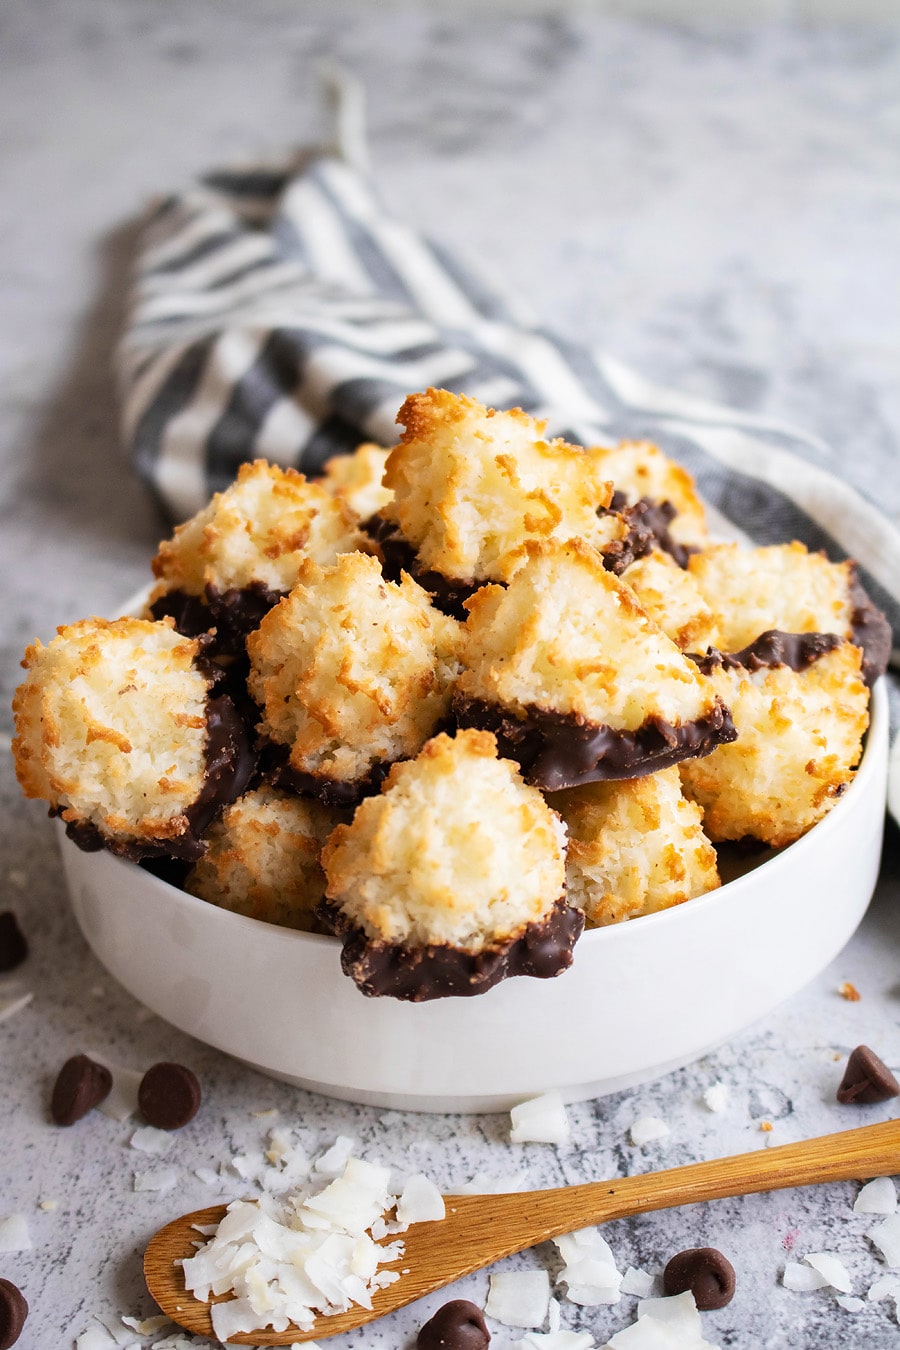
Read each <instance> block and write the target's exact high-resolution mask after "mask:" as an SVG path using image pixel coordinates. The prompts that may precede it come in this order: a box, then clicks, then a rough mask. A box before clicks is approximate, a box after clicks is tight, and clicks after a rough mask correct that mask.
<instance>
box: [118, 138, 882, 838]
mask: <svg viewBox="0 0 900 1350" xmlns="http://www.w3.org/2000/svg"><path fill="white" fill-rule="evenodd" d="M121 378H122V391H123V410H124V433H125V438H126V441H127V443H128V445H129V446H130V447H131V450H132V453H133V455H134V458H135V461H136V464H137V467H138V469H139V471H140V472H141V474H142V475H143V476H144V477H145V478H146V479H147V480H148V481H149V482H150V483H151V484H152V486H153V487H154V489H155V491H156V492H157V494H158V495H159V497H160V499H161V500H162V502H163V504H164V506H165V508H166V510H167V511H168V513H169V514H170V515H171V517H172V518H173V519H175V520H179V519H183V518H185V517H186V516H188V515H190V514H191V513H193V512H194V511H196V510H197V509H198V508H199V507H200V506H201V505H202V504H203V503H204V502H205V501H206V500H207V499H208V497H209V495H210V494H211V493H212V492H213V491H216V490H219V489H221V488H223V487H225V486H226V485H227V484H228V483H230V482H231V481H232V479H233V478H234V476H235V474H236V472H237V469H238V466H239V465H240V463H241V462H242V461H243V460H246V459H253V458H256V457H257V456H262V457H264V458H266V459H270V460H273V461H275V462H277V463H279V464H291V465H294V466H296V467H297V468H300V469H302V470H303V471H304V472H306V473H307V474H314V473H316V472H318V471H319V470H320V469H321V467H322V465H323V464H324V462H325V461H326V460H327V459H328V458H329V457H330V456H331V455H333V454H335V453H338V452H341V451H349V450H352V449H354V448H355V446H356V445H357V444H358V443H359V442H360V441H361V440H372V441H377V442H380V443H381V444H384V445H391V444H393V443H394V441H395V440H396V438H397V427H396V425H395V421H394V419H395V416H396V412H397V409H398V407H399V406H400V404H401V402H402V401H403V399H404V398H405V397H406V395H407V394H408V393H410V392H411V391H413V390H418V389H424V388H426V387H427V386H429V385H435V386H440V387H444V388H447V389H453V390H457V391H461V392H464V393H467V394H471V395H473V396H474V397H476V398H478V399H480V400H482V402H484V403H487V404H490V405H493V406H495V407H509V406H513V405H518V406H520V407H523V408H525V409H527V410H528V411H530V412H533V413H535V414H536V415H538V416H541V417H546V418H547V419H548V420H549V424H550V432H551V433H552V434H554V435H564V436H566V437H567V438H568V439H570V440H574V441H575V442H577V443H580V444H597V443H610V442H615V441H616V440H618V439H620V438H623V437H628V438H642V439H643V438H646V439H650V440H654V441H656V442H657V443H658V444H659V445H660V446H661V447H662V448H663V449H664V450H665V451H666V452H667V453H670V454H672V455H673V456H674V457H675V458H676V459H678V460H680V461H681V462H682V463H683V464H684V465H685V466H686V468H688V469H689V470H690V472H691V473H692V474H693V475H694V476H695V478H696V479H697V481H698V484H699V487H700V490H701V492H702V493H703V495H704V497H705V498H706V500H707V502H709V503H710V504H711V506H712V508H713V510H714V511H715V512H718V513H719V515H720V516H721V517H724V518H725V520H726V521H727V522H728V527H727V528H728V533H729V534H731V535H734V534H735V532H736V531H738V532H739V533H740V534H742V535H744V536H746V537H748V538H749V539H751V540H753V541H754V542H756V543H776V542H781V541H784V540H786V539H801V540H803V541H804V542H805V543H807V544H808V545H809V546H810V547H812V548H823V549H825V551H826V552H827V553H828V554H829V555H830V556H831V557H833V558H842V557H847V556H850V557H854V558H856V559H857V560H858V562H859V564H860V570H861V577H862V580H863V583H864V585H865V586H866V588H867V590H868V591H869V593H870V594H871V596H872V598H873V599H874V600H875V602H876V603H877V604H878V605H880V606H881V608H882V609H884V611H885V612H886V614H887V615H888V618H889V620H890V621H891V624H892V626H893V630H894V634H895V640H896V641H897V643H898V645H900V531H898V529H897V527H896V526H895V525H894V524H892V522H891V521H889V520H888V519H887V518H886V517H885V516H884V515H883V514H882V513H881V512H880V511H879V510H878V508H877V507H876V506H875V505H874V502H873V500H872V499H871V498H870V496H868V495H866V491H865V489H866V488H867V487H868V489H869V491H870V493H871V496H872V497H874V496H875V494H876V493H877V488H878V483H879V482H880V481H883V479H884V477H885V475H891V474H895V473H896V472H897V461H896V459H892V460H891V462H890V463H883V462H876V461H877V460H878V459H881V458H882V457H883V452H882V451H877V450H875V449H873V450H872V451H871V454H872V457H873V458H872V459H871V460H866V459H865V457H863V458H862V459H858V458H857V459H856V460H855V462H854V466H853V472H854V476H855V480H856V481H855V485H854V484H851V482H850V481H848V479H845V478H841V477H838V476H836V475H835V474H834V472H833V471H832V470H831V469H830V468H829V467H827V466H829V465H832V464H833V463H834V455H833V453H832V452H831V451H830V450H829V449H828V448H827V447H826V446H824V445H823V444H822V443H821V442H819V441H818V440H816V439H815V438H814V437H811V436H805V435H803V434H802V433H799V432H797V431H794V430H792V429H791V428H789V427H786V426H783V425H781V424H779V423H777V422H774V421H771V420H768V419H766V418H762V417H756V416H752V415H750V414H745V413H740V412H737V411H734V410H732V409H728V408H723V407H718V406H714V405H712V404H708V403H704V402H701V401H699V400H696V399H693V398H688V397H685V396H682V395H679V394H677V393H674V392H671V391H669V390H665V389H661V388H659V387H657V386H655V385H653V384H651V383H649V382H648V381H647V380H645V379H643V378H642V377H641V376H640V375H638V374H636V373H635V372H634V371H633V370H630V369H629V368H627V367H626V366H623V365H622V364H621V363H620V362H618V361H617V360H615V359H614V358H613V357H611V356H609V355H604V354H602V353H599V354H598V353H594V352H591V351H589V350H588V349H587V348H585V347H583V346H578V345H577V344H575V343H572V342H568V341H566V340H564V339H562V338H560V337H559V336H557V335H555V334H552V333H549V332H547V331H546V330H545V329H543V328H542V327H541V326H540V325H539V324H537V323H535V322H534V321H532V319H531V318H530V316H529V315H528V314H527V312H526V311H525V309H524V308H523V306H522V305H521V303H520V302H519V301H518V300H517V299H516V298H515V297H511V296H509V295H506V294H504V293H503V292H502V291H501V290H500V289H498V287H497V286H496V285H495V284H494V282H493V281H490V280H487V279H486V278H485V277H484V276H481V275H476V274H475V273H474V272H473V271H472V270H471V268H470V267H463V266H462V265H461V264H460V262H459V261H457V260H456V259H455V258H454V257H453V256H452V254H451V253H449V252H448V251H447V250H446V249H444V248H443V247H442V246H440V245H438V244H436V243H434V242H433V241H431V240H426V239H425V238H423V237H422V236H421V235H420V234H418V233H417V232H416V231H415V230H413V229H411V228H410V227H409V226H408V225H406V224H404V223H403V222H401V221H398V220H396V219H394V218H392V217H391V216H390V215H389V214H388V213H387V212H385V210H384V209H383V208H382V206H381V205H380V203H379V202H378V200H377V198H376V196H375V195H374V193H373V191H372V189H371V186H370V184H369V182H368V181H367V179H366V178H365V177H364V176H363V175H362V174H360V173H358V172H357V171H356V170H354V169H353V168H352V167H350V165H349V164H348V163H346V162H344V161H343V160H341V159H338V158H334V157H331V156H317V157H312V158H310V159H308V160H307V161H306V163H305V164H302V165H299V166H297V165H295V166H293V167H292V168H283V169H278V170H263V169H249V170H245V171H236V172H227V173H217V174H212V175H210V176H209V177H207V178H205V179H203V180H202V181H201V182H199V183H197V184H196V185H194V186H192V187H190V188H189V189H188V190H186V191H184V192H182V193H179V194H177V195H175V196H172V197H170V198H168V199H167V200H166V201H164V202H162V203H161V204H159V205H158V206H157V207H156V208H155V209H154V211H153V212H152V214H151V215H150V216H149V218H148V220H147V224H146V229H145V235H144V242H143V248H142V252H141V256H140V259H139V267H138V272H137V278H136V284H135V290H134V299H133V306H132V311H131V317H130V324H129V328H128V331H127V332H126V334H125V336H124V339H123V342H122V348H121ZM723 524H724V522H723ZM894 684H895V688H894V691H893V698H892V702H893V709H894V718H893V720H894V724H895V725H897V723H898V722H900V694H898V692H897V688H896V681H894ZM896 749H897V751H898V753H897V754H896V755H895V762H896V763H897V770H898V772H897V774H896V775H895V776H896V777H897V778H898V780H900V747H896ZM893 809H894V814H895V815H898V816H900V781H898V798H897V800H896V801H895V802H894V803H893Z"/></svg>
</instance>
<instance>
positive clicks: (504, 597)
mask: <svg viewBox="0 0 900 1350" xmlns="http://www.w3.org/2000/svg"><path fill="white" fill-rule="evenodd" d="M522 559H524V561H522ZM519 561H520V566H519V570H518V571H516V572H515V573H514V575H513V577H512V580H511V581H510V583H509V585H508V586H506V587H502V586H485V587H483V588H482V589H481V590H480V591H478V593H477V594H476V595H474V596H473V597H472V599H471V600H469V601H468V602H467V608H468V610H469V618H468V622H467V623H466V626H465V633H464V643H463V650H462V659H463V665H464V667H465V669H464V670H463V673H462V675H461V676H460V679H459V681H458V686H457V693H456V695H455V696H454V711H455V713H456V715H457V718H458V720H459V722H460V724H461V725H466V726H481V727H483V728H485V729H486V730H489V731H493V732H495V734H496V735H497V736H498V740H499V744H500V748H501V752H502V753H503V754H505V755H509V757H510V758H512V759H515V760H516V761H517V763H519V764H520V766H521V767H522V771H523V773H524V775H525V777H526V779H527V780H528V781H529V782H531V783H534V784H535V785H536V786H538V787H542V788H544V789H545V790H547V791H555V790H557V789H560V788H564V787H574V786H576V785H578V784H579V783H585V782H592V781H595V780H598V779H604V778H639V777H642V776H643V775H644V774H647V773H654V772H656V771H657V770H658V769H662V768H668V767H670V766H671V765H672V764H677V763H678V762H679V761H680V760H681V759H685V758H687V757H689V756H695V755H706V754H709V752H710V751H711V750H713V749H714V748H715V747H716V746H717V745H719V744H721V743H723V742H725V741H728V740H731V739H732V738H733V736H734V729H733V727H732V725H731V721H730V718H729V716H728V709H727V707H726V706H725V705H724V703H723V702H722V700H721V699H719V698H718V697H717V696H716V693H715V690H714V689H713V687H712V685H711V684H710V683H709V682H708V681H707V680H706V679H704V677H703V676H702V675H701V674H700V673H699V672H698V670H697V668H696V666H695V665H694V664H693V663H692V662H691V661H689V660H688V659H687V658H686V657H685V656H684V655H683V654H682V653H681V652H680V651H679V650H678V648H677V647H676V646H675V644H674V642H672V641H671V640H670V639H669V638H667V637H666V635H665V634H664V633H663V632H662V631H661V630H660V629H659V628H658V627H657V626H656V624H654V623H653V621H652V620H651V619H650V618H648V616H647V614H646V613H645V612H644V610H643V609H642V608H641V606H640V605H639V604H638V602H637V600H636V599H635V595H634V592H633V591H632V590H630V589H629V587H628V586H625V585H623V584H622V582H620V581H619V580H617V578H616V577H614V576H612V575H611V574H610V573H609V572H608V571H606V570H605V568H604V566H603V559H602V557H601V556H600V554H599V553H598V552H597V551H596V550H595V549H593V548H591V547H590V546H589V545H588V544H585V543H584V542H583V541H582V540H570V541H569V542H568V543H566V544H556V543H535V544H530V545H528V546H526V548H525V549H524V550H523V553H522V555H521V557H520V559H519Z"/></svg>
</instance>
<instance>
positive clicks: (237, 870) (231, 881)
mask: <svg viewBox="0 0 900 1350" xmlns="http://www.w3.org/2000/svg"><path fill="white" fill-rule="evenodd" d="M345 819H346V812H340V811H337V810H335V809H334V808H331V807H327V806H323V805H322V803H321V802H315V801H309V800H308V799H304V798H302V797H296V796H292V795H288V794H285V793H283V792H278V791H276V790H275V789H274V788H271V787H268V786H265V785H264V786H262V787H258V788H256V789H254V790H253V791H252V792H245V793H244V795H243V796H242V797H240V798H239V799H238V800H237V801H236V802H233V803H232V804H231V806H229V807H228V808H227V809H226V811H225V812H224V814H223V815H222V817H221V819H220V820H217V821H216V822H215V824H214V825H213V826H212V828H211V829H210V831H209V834H208V836H207V850H206V853H205V854H204V855H203V857H202V858H201V859H200V861H199V862H197V863H195V864H194V866H193V867H192V868H191V870H190V872H189V873H188V875H187V878H186V879H185V882H184V889H185V890H186V891H189V892H190V893H191V895H196V896H198V897H199V898H200V899H201V900H208V901H209V902H210V903H211V904H213V905H218V906H220V908H222V909H229V910H231V911H232V912H233V913H235V914H244V915H246V917H247V918H249V919H262V920H264V921H265V922H266V923H275V924H280V925H282V926H283V927H286V928H300V929H305V930H307V931H310V932H311V931H318V930H319V929H320V927H321V925H320V924H319V923H318V921H317V919H316V917H315V908H316V905H317V904H318V903H319V901H320V900H321V899H322V897H323V895H324V894H325V874H324V872H323V871H322V868H321V865H320V863H319V856H320V854H321V852H322V845H323V844H324V843H325V840H326V839H327V838H328V836H329V834H330V833H331V831H332V830H333V829H334V827H335V826H336V825H338V824H339V823H340V822H341V821H343V820H345Z"/></svg>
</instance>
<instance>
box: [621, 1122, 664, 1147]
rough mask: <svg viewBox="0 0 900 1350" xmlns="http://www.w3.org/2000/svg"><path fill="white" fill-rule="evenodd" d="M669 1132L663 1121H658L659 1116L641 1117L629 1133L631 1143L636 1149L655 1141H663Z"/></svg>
mask: <svg viewBox="0 0 900 1350" xmlns="http://www.w3.org/2000/svg"><path fill="white" fill-rule="evenodd" d="M669 1132H670V1131H669V1127H668V1125H667V1124H666V1122H665V1121H664V1120H660V1118H659V1116H641V1117H640V1119H639V1120H636V1121H635V1122H634V1124H633V1125H632V1127H631V1130H630V1131H629V1133H630V1135H631V1142H632V1143H633V1144H634V1145H635V1146H636V1147H637V1148H643V1147H644V1145H645V1144H652V1143H653V1141H654V1140H656V1139H665V1138H666V1137H667V1135H668V1134H669Z"/></svg>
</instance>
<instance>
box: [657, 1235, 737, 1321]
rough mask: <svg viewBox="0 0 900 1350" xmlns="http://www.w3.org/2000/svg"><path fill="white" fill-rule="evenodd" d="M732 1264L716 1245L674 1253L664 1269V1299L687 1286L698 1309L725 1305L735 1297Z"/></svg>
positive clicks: (707, 1309)
mask: <svg viewBox="0 0 900 1350" xmlns="http://www.w3.org/2000/svg"><path fill="white" fill-rule="evenodd" d="M734 1285H735V1278H734V1266H733V1265H732V1264H731V1262H730V1261H729V1260H728V1257H727V1256H723V1255H722V1253H721V1252H720V1251H717V1250H716V1248H715V1247H689V1248H688V1250H687V1251H684V1252H679V1253H678V1255H677V1256H673V1257H672V1259H671V1261H670V1262H669V1264H668V1265H667V1266H666V1268H665V1270H664V1271H663V1290H664V1291H665V1295H666V1297H667V1298H672V1297H674V1296H675V1295H676V1294H683V1293H684V1292H685V1291H686V1290H688V1289H690V1291H691V1293H692V1294H693V1295H694V1302H695V1303H696V1304H697V1307H698V1308H699V1309H700V1311H701V1312H709V1311H711V1310H712V1309H713V1308H724V1307H725V1304H726V1303H730V1302H731V1300H732V1299H733V1298H734Z"/></svg>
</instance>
